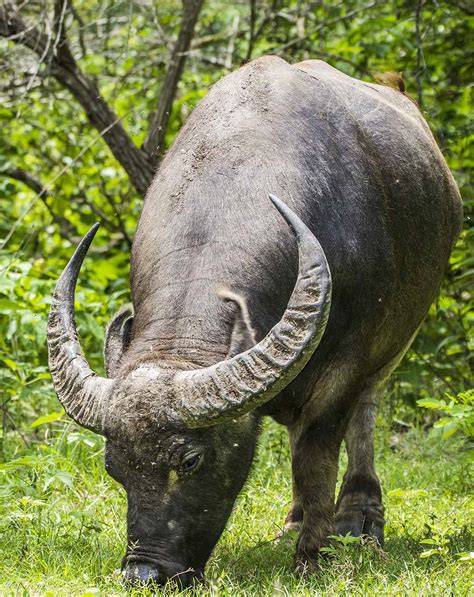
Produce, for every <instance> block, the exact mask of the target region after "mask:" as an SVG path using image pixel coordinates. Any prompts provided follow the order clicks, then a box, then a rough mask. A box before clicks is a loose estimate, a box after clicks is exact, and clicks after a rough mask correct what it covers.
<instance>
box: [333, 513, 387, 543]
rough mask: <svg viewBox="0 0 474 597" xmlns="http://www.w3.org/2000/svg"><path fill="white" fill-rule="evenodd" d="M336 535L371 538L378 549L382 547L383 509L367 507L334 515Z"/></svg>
mask: <svg viewBox="0 0 474 597" xmlns="http://www.w3.org/2000/svg"><path fill="white" fill-rule="evenodd" d="M335 525H336V533H337V534H338V535H347V534H348V533H349V534H350V535H352V536H353V537H364V536H365V537H371V538H372V539H374V540H375V541H376V542H377V544H378V545H379V546H380V547H383V546H384V526H385V521H384V518H383V509H382V507H381V506H368V507H362V508H360V509H352V510H344V511H340V512H338V513H337V514H336V521H335Z"/></svg>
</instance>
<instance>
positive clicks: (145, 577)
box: [123, 563, 167, 585]
mask: <svg viewBox="0 0 474 597" xmlns="http://www.w3.org/2000/svg"><path fill="white" fill-rule="evenodd" d="M123 576H124V578H125V580H126V581H127V582H129V583H132V584H146V583H148V584H150V583H156V584H160V585H161V584H164V583H165V582H166V580H167V579H166V578H165V577H163V576H162V575H161V574H160V573H159V572H158V570H157V569H156V568H153V567H151V566H148V565H147V564H138V563H137V564H131V565H130V566H127V568H125V570H124V571H123Z"/></svg>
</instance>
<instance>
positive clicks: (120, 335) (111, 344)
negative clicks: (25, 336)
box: [104, 305, 133, 378]
mask: <svg viewBox="0 0 474 597" xmlns="http://www.w3.org/2000/svg"><path fill="white" fill-rule="evenodd" d="M132 322H133V309H132V307H131V305H126V306H125V307H122V308H121V309H120V311H118V312H117V313H116V314H115V315H114V316H113V317H112V319H111V320H110V321H109V324H108V325H107V329H106V330H105V341H104V362H105V371H106V373H107V377H110V378H113V377H115V375H116V373H117V371H118V368H119V365H120V360H121V358H122V356H123V354H124V353H125V352H126V350H127V348H128V345H129V344H130V337H131V334H130V333H131V329H132Z"/></svg>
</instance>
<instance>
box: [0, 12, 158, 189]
mask: <svg viewBox="0 0 474 597" xmlns="http://www.w3.org/2000/svg"><path fill="white" fill-rule="evenodd" d="M63 2H64V3H63ZM65 4H66V0H57V2H56V16H55V25H54V28H55V29H56V33H57V37H56V39H55V41H54V44H51V39H50V37H49V36H48V35H46V34H45V33H42V32H41V31H39V30H38V29H36V28H35V27H31V26H27V25H26V24H25V22H24V21H23V20H22V18H21V17H20V15H19V14H18V12H17V11H16V9H15V7H14V6H13V5H12V4H9V3H6V4H3V5H2V6H1V7H0V36H2V37H6V38H7V39H9V40H11V41H13V42H15V43H18V44H21V45H23V46H25V47H27V48H29V49H30V50H32V51H33V52H35V53H36V54H37V55H38V56H40V57H41V58H42V59H44V60H45V62H46V64H47V65H48V66H49V72H50V73H51V75H52V76H53V77H54V78H55V79H56V80H57V81H58V82H59V83H60V84H61V85H62V86H63V87H65V88H66V89H67V90H68V91H70V92H71V94H72V95H73V96H74V97H75V99H76V100H77V101H78V102H79V103H80V104H81V106H82V107H83V108H84V110H85V112H86V115H87V118H88V119H89V122H90V123H91V124H92V125H93V126H94V127H95V128H96V129H97V130H99V131H102V132H103V131H106V132H104V133H103V138H104V140H105V142H106V143H107V145H108V146H109V148H110V150H111V151H112V153H113V155H114V156H115V157H116V159H117V160H118V161H119V162H120V164H121V165H122V166H123V168H124V169H125V171H126V172H127V174H128V175H129V177H130V180H131V182H132V184H133V185H134V187H135V188H136V189H137V191H138V192H139V193H140V194H141V195H144V194H145V192H146V190H147V188H148V185H149V184H150V182H151V179H152V177H153V168H152V167H151V165H150V164H149V163H148V162H147V159H146V156H145V154H144V153H143V152H142V151H141V149H139V148H138V147H136V145H135V144H134V143H133V142H132V140H131V139H130V137H129V135H128V134H127V132H126V131H125V129H124V128H123V126H122V124H121V121H120V119H119V118H117V115H116V114H115V112H114V111H113V110H112V109H111V108H110V106H109V105H108V104H107V102H106V101H105V100H104V98H103V97H102V96H101V95H100V92H99V90H98V88H97V86H96V84H95V83H94V81H93V80H92V79H91V78H89V77H87V75H85V73H84V72H82V70H81V69H80V67H79V66H78V64H77V63H76V61H75V59H74V57H73V55H72V52H71V50H70V48H69V45H68V43H67V40H66V36H65V31H64V11H65V9H63V7H64V6H65ZM58 9H59V12H58Z"/></svg>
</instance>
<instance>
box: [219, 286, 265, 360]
mask: <svg viewBox="0 0 474 597" xmlns="http://www.w3.org/2000/svg"><path fill="white" fill-rule="evenodd" d="M217 296H218V297H219V298H221V299H222V300H223V301H225V302H226V303H234V304H235V306H236V307H237V309H236V314H235V320H234V327H233V329H232V334H231V337H230V347H229V352H228V353H227V357H226V358H227V359H230V358H232V357H235V356H236V355H238V354H240V353H242V352H245V351H246V350H248V349H249V348H252V346H255V344H256V343H257V340H256V338H255V331H254V329H253V327H252V324H251V323H250V316H249V311H248V308H247V301H246V300H245V297H243V296H242V295H240V294H237V293H236V292H232V291H231V290H229V289H228V288H219V289H218V291H217Z"/></svg>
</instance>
